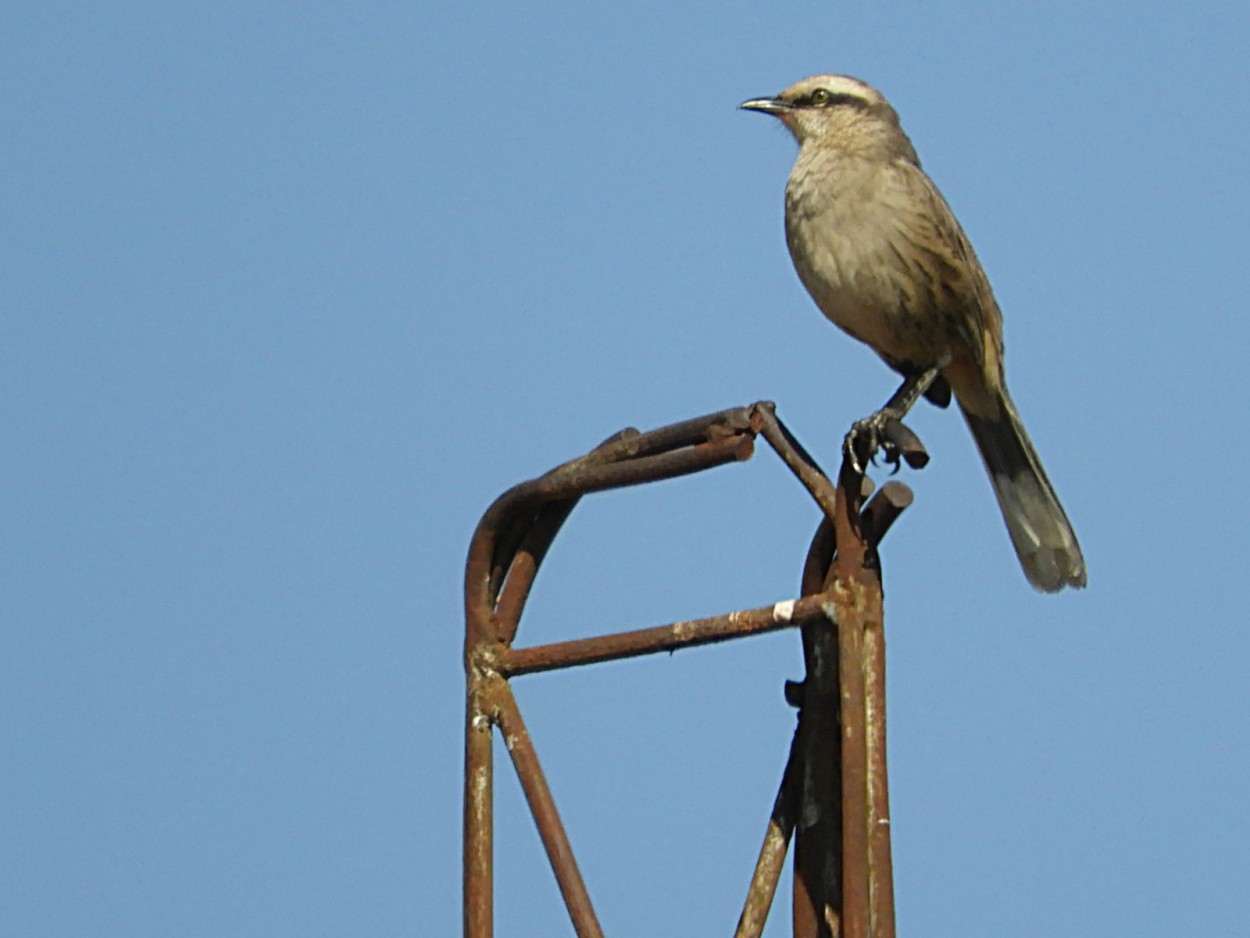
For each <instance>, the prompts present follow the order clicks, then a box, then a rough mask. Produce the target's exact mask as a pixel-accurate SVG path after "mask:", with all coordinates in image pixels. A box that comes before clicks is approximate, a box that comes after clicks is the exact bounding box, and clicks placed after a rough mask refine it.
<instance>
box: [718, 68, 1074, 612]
mask: <svg viewBox="0 0 1250 938" xmlns="http://www.w3.org/2000/svg"><path fill="white" fill-rule="evenodd" d="M739 107H740V108H743V109H745V110H748V111H758V112H761V113H764V114H768V115H771V116H773V117H775V118H777V119H778V120H780V121H781V123H782V124H784V125H785V127H786V128H787V129H788V130H789V131H790V133H791V134H793V136H794V138H795V139H796V140H797V141H798V144H799V154H798V158H797V159H796V160H795V163H794V168H793V169H792V170H791V172H790V178H789V180H788V182H787V183H786V194H785V209H786V243H787V245H788V247H789V249H790V257H791V260H792V261H793V263H794V268H795V271H796V272H797V273H798V276H799V279H800V280H801V281H802V283H803V285H804V287H805V288H806V289H807V292H808V293H809V294H810V295H811V298H812V300H813V301H814V302H815V303H816V305H817V306H818V307H819V308H820V310H821V311H822V312H823V313H824V314H825V316H826V317H827V318H828V319H829V320H831V321H832V322H833V323H834V325H836V326H838V327H839V328H841V329H842V330H843V331H844V332H846V333H848V334H850V335H851V336H853V337H854V338H856V339H858V340H859V341H861V342H863V343H864V344H866V345H868V346H869V347H871V348H872V349H873V350H874V351H876V353H877V354H878V355H879V356H880V357H881V358H882V359H883V360H884V361H885V363H886V364H887V365H888V366H890V367H891V368H892V369H893V370H895V371H897V372H898V373H899V374H900V375H902V376H903V379H904V380H903V384H902V386H901V387H900V388H899V390H898V392H897V393H896V394H895V395H894V396H893V397H892V398H891V399H890V401H889V402H888V403H887V404H886V406H885V407H883V408H882V409H881V410H879V411H877V412H876V413H875V414H873V415H872V416H871V417H868V418H865V419H864V420H860V421H857V422H856V423H855V424H854V426H853V427H852V430H851V432H850V433H849V434H848V435H847V441H846V447H847V454H848V456H849V457H851V459H852V465H854V466H856V468H859V460H858V457H857V455H856V454H857V453H860V452H865V451H866V452H867V454H868V458H869V459H872V458H873V457H874V456H875V454H876V452H877V450H878V449H879V448H880V449H881V450H882V451H883V452H884V453H885V456H886V458H887V459H890V460H891V461H892V462H894V463H895V465H896V467H897V460H898V456H897V447H896V446H894V444H892V443H891V441H890V434H889V432H888V428H889V426H890V424H891V423H894V424H897V422H898V421H901V419H902V417H903V416H904V415H905V414H906V413H907V411H908V410H909V409H910V407H911V406H912V404H914V403H915V402H916V401H917V400H918V399H919V398H920V397H921V395H923V396H925V397H926V398H928V399H929V400H930V401H932V402H933V403H936V404H938V405H939V406H946V404H948V403H949V402H950V397H951V394H952V392H953V394H954V397H955V400H956V402H957V403H958V405H959V408H960V410H961V411H962V413H963V416H964V419H965V421H966V423H967V425H968V428H969V429H970V431H971V433H972V437H973V439H974V441H975V442H976V445H977V449H978V450H979V451H980V454H981V459H982V461H983V462H984V464H985V469H986V471H987V473H988V475H989V478H990V482H991V485H992V486H993V489H994V494H995V496H996V497H997V500H998V506H999V508H1000V510H1001V511H1002V515H1003V520H1004V521H1005V522H1006V526H1007V532H1008V535H1009V536H1010V538H1011V542H1012V545H1013V547H1014V548H1015V551H1016V554H1017V556H1018V557H1019V560H1020V565H1021V567H1022V568H1023V570H1024V574H1025V576H1026V577H1027V579H1028V581H1029V582H1030V583H1031V584H1032V585H1033V587H1034V588H1035V589H1038V590H1040V591H1044V592H1052V593H1053V592H1058V591H1059V590H1061V589H1063V588H1064V587H1083V586H1085V583H1086V570H1085V558H1084V555H1083V554H1082V552H1081V547H1080V544H1079V543H1078V542H1077V538H1076V533H1075V532H1074V531H1073V529H1072V524H1071V522H1069V520H1068V516H1067V514H1066V513H1065V512H1064V510H1063V507H1062V505H1060V503H1059V499H1058V497H1057V496H1056V495H1055V490H1054V486H1052V485H1051V483H1050V479H1049V478H1047V476H1046V471H1045V469H1043V468H1042V462H1041V460H1040V459H1039V458H1038V455H1037V451H1036V449H1035V448H1034V446H1033V443H1032V441H1031V440H1030V439H1029V435H1028V433H1027V431H1026V430H1025V428H1024V423H1023V422H1022V421H1021V419H1020V415H1019V413H1018V412H1017V411H1016V407H1015V405H1014V404H1013V403H1012V400H1011V395H1010V394H1009V393H1008V391H1007V383H1006V376H1005V373H1004V369H1003V330H1002V314H1001V312H1000V311H999V308H998V303H997V301H996V300H995V299H994V294H993V292H992V290H991V289H990V283H989V279H988V278H987V276H986V274H985V271H984V269H983V268H982V267H981V263H980V261H978V260H977V256H976V254H975V253H974V252H973V250H972V245H971V244H970V243H969V241H968V238H967V236H966V235H965V234H964V231H963V229H962V228H961V227H960V225H959V222H958V221H957V220H956V219H955V215H954V213H953V212H952V211H951V209H950V207H949V206H948V205H947V203H946V200H945V199H944V198H943V197H942V195H941V193H940V192H939V191H938V189H937V186H935V185H934V183H933V181H932V180H931V179H930V178H929V177H928V175H927V174H926V173H925V172H924V170H922V169H921V168H920V159H919V158H918V157H917V155H916V150H915V147H913V146H912V142H911V140H910V139H909V138H908V136H907V134H906V133H905V132H904V131H903V128H902V125H901V124H900V122H899V117H898V114H897V112H896V111H895V110H894V108H893V107H892V106H891V105H890V103H889V102H888V101H887V100H886V98H885V96H884V95H882V94H881V92H880V91H878V90H877V89H876V88H874V87H872V86H871V85H869V84H868V83H866V82H864V81H861V80H859V79H858V78H853V77H851V76H849V75H815V76H812V77H810V78H804V79H802V80H801V81H799V82H796V83H795V84H793V85H791V86H790V87H789V88H787V89H785V90H784V91H782V92H781V93H780V94H778V95H776V96H774V97H764V98H752V99H751V100H749V101H744V102H743V103H742V104H741V105H739ZM865 444H866V450H865V449H864V446H865ZM861 471H862V470H861Z"/></svg>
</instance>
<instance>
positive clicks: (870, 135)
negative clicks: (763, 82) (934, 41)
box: [738, 75, 917, 162]
mask: <svg viewBox="0 0 1250 938" xmlns="http://www.w3.org/2000/svg"><path fill="white" fill-rule="evenodd" d="M738 106H739V107H741V108H744V109H745V110H748V111H761V112H763V113H765V114H771V115H772V116H773V117H775V118H777V119H778V120H779V121H781V122H782V123H783V124H785V125H786V127H787V128H788V129H789V131H790V133H792V134H794V138H795V139H796V140H798V142H799V145H800V146H803V147H806V146H818V147H821V148H830V149H836V150H842V151H845V152H848V153H855V154H860V155H865V156H868V155H883V156H885V157H887V158H899V157H902V158H906V159H910V160H911V161H912V162H917V160H916V152H915V150H914V149H912V145H911V141H910V140H908V139H907V134H905V133H903V128H902V127H901V126H900V125H899V120H898V114H896V113H895V111H894V108H892V107H891V106H890V102H889V101H887V100H886V99H885V96H884V95H883V94H882V93H881V92H880V91H878V90H877V89H876V88H874V87H872V86H871V85H869V84H868V83H866V82H862V81H860V80H859V79H858V78H852V77H851V76H849V75H813V76H812V77H811V78H804V79H803V80H802V81H798V82H795V83H794V84H793V85H791V86H790V87H789V88H787V89H786V90H785V91H783V92H781V94H779V95H777V96H776V97H773V98H752V99H751V100H750V101H743V102H742V104H740V105H738Z"/></svg>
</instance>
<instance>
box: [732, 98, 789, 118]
mask: <svg viewBox="0 0 1250 938" xmlns="http://www.w3.org/2000/svg"><path fill="white" fill-rule="evenodd" d="M738 107H739V108H740V109H741V110H743V111H762V112H763V113H765V114H772V115H774V116H776V115H778V114H784V113H785V112H786V111H789V110H792V109H793V105H791V104H790V103H789V102H787V101H782V100H781V99H780V98H752V99H751V100H750V101H743V102H742V103H741V104H739V105H738Z"/></svg>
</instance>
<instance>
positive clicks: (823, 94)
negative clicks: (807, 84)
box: [807, 88, 833, 107]
mask: <svg viewBox="0 0 1250 938" xmlns="http://www.w3.org/2000/svg"><path fill="white" fill-rule="evenodd" d="M832 99H833V95H831V94H830V93H829V92H828V91H826V90H825V89H824V88H817V89H816V90H815V91H813V92H812V93H811V94H810V95H808V97H807V100H809V101H810V102H812V104H814V105H815V106H816V107H824V106H825V105H826V104H828V103H829V102H830V101H831V100H832Z"/></svg>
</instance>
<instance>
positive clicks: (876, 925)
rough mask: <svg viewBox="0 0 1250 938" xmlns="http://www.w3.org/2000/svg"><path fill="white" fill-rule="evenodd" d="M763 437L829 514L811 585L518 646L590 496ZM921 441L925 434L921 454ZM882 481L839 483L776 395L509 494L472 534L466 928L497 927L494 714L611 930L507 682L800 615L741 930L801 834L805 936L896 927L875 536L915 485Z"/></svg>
mask: <svg viewBox="0 0 1250 938" xmlns="http://www.w3.org/2000/svg"><path fill="white" fill-rule="evenodd" d="M757 436H762V437H763V438H764V440H765V441H766V442H767V443H768V444H769V445H770V446H771V447H772V449H773V450H774V451H775V452H776V453H777V455H778V456H780V457H781V459H782V460H783V461H784V462H785V464H786V466H788V467H789V469H790V470H791V471H792V472H793V473H794V474H795V475H796V476H797V477H798V479H799V481H800V482H802V484H803V486H804V487H805V488H806V489H807V491H808V493H809V494H810V495H811V496H812V498H813V499H814V500H815V501H816V503H817V505H818V506H819V507H820V509H821V512H822V514H823V516H824V518H823V520H822V522H821V524H820V527H819V529H818V530H817V532H816V535H815V537H814V538H813V540H812V543H811V547H810V549H809V551H808V554H807V560H806V563H805V565H804V570H803V577H802V595H801V596H800V597H799V598H797V599H793V600H787V601H784V602H779V603H776V604H774V605H772V606H766V607H761V608H758V609H749V610H746V611H740V612H732V613H729V614H727V615H721V616H713V617H710V618H706V619H696V620H692V621H686V622H675V623H672V624H669V625H664V626H658V627H655V628H647V629H640V630H636V631H629V632H620V633H615V634H610V635H601V636H596V637H593V638H582V639H574V640H572V641H565V642H557V643H553V644H546V645H538V646H533V647H529V648H514V647H513V641H514V639H515V638H516V633H517V627H518V625H519V623H520V618H521V613H522V612H523V610H524V607H525V601H526V599H527V597H528V596H529V592H530V589H531V587H532V586H533V582H534V577H535V575H536V574H537V572H538V568H539V566H540V564H541V563H542V561H543V558H544V557H545V556H546V553H547V550H548V548H549V547H550V546H551V543H552V541H553V540H554V539H555V537H556V535H557V534H558V533H559V531H560V527H561V526H562V525H563V523H564V521H565V520H566V519H567V518H568V516H569V513H570V512H571V511H572V510H573V508H574V507H575V506H576V505H577V502H578V500H579V499H580V498H581V497H582V496H583V495H586V494H589V493H592V492H600V491H604V490H606V489H612V488H619V487H622V486H629V485H638V484H642V483H645V482H653V481H657V480H659V479H667V478H672V477H674V476H680V475H686V474H689V473H694V472H700V471H702V470H704V469H710V468H712V467H714V466H719V465H723V464H725V463H730V462H736V461H743V460H747V459H749V458H750V457H751V456H752V455H753V453H754V444H755V439H756V437H757ZM918 446H919V444H918V441H916V442H915V443H914V444H913V450H914V449H915V447H918ZM871 488H872V486H871V483H870V482H868V480H867V479H865V478H864V477H863V476H862V475H861V474H859V473H858V472H857V471H855V469H854V468H853V467H852V466H851V465H850V464H849V462H847V461H845V460H844V462H843V465H842V468H841V471H840V473H839V479H838V485H837V486H836V487H835V486H834V485H833V483H831V482H830V480H829V479H828V478H827V477H826V476H825V475H824V473H823V472H821V470H820V468H819V467H818V466H817V465H816V463H815V462H814V461H813V460H812V458H811V457H810V456H809V455H808V454H807V452H806V451H805V450H804V449H803V447H802V446H801V445H800V444H799V443H798V441H797V440H796V439H795V438H794V437H793V436H792V435H791V434H790V432H789V431H788V430H787V428H786V427H785V425H784V424H783V423H782V422H781V421H780V420H779V419H778V418H777V415H776V412H775V408H774V406H773V404H772V403H770V402H766V401H764V402H760V403H757V404H754V405H751V406H748V407H740V408H734V409H731V410H725V411H721V412H719V413H716V414H710V415H707V416H705V417H700V418H696V419H693V420H687V421H684V422H682V423H678V424H673V425H671V426H668V427H663V428H661V429H658V430H654V431H651V432H649V433H639V432H638V431H637V430H633V429H627V430H623V431H621V432H620V433H618V434H616V435H615V436H613V437H611V438H610V439H608V440H607V441H605V442H604V443H603V444H601V445H600V446H598V447H596V448H595V449H593V450H591V451H590V452H589V453H587V454H586V455H585V456H582V457H580V458H578V459H575V460H573V461H571V462H568V463H565V464H564V465H561V466H558V467H556V468H555V469H553V470H551V471H550V472H548V473H546V474H545V475H543V476H541V477H540V478H538V479H534V480H532V481H530V482H525V483H522V484H521V485H518V486H516V487H515V488H512V489H510V490H509V491H507V492H505V493H504V494H503V495H501V496H500V497H499V498H498V499H496V501H495V503H494V504H493V505H491V506H490V508H489V509H488V510H487V511H486V513H485V515H483V517H482V520H481V522H480V523H479V524H478V527H477V530H476V532H475V533H474V536H473V541H472V543H471V545H470V548H469V556H468V562H467V565H466V570H465V620H466V629H465V672H466V675H467V695H466V696H467V710H466V717H465V789H464V934H465V936H466V938H490V936H491V935H492V934H493V927H494V918H493V916H494V912H493V878H492V876H493V869H492V864H493V818H492V802H493V797H492V791H493V771H494V769H493V765H492V733H493V728H494V727H498V728H499V730H500V732H501V733H502V734H503V737H504V740H505V741H506V743H507V749H508V752H509V753H510V755H511V758H512V761H513V764H514V767H515V769H516V772H517V775H518V777H519V778H520V781H521V787H522V790H523V791H524V794H525V798H526V800H527V802H528V803H529V807H530V810H531V812H532V814H533V816H534V820H535V822H536V824H537V827H538V832H539V835H540V837H541V839H542V842H543V846H544V848H545V849H546V852H547V856H548V859H549V860H550V862H551V867H552V870H553V872H554V873H555V877H556V882H557V884H558V886H559V888H560V892H561V894H562V895H563V897H564V901H565V904H566V906H567V907H568V911H569V916H570V918H571V920H572V923H573V926H574V929H575V930H576V932H577V935H578V936H579V938H601V936H602V935H603V931H602V928H601V927H600V925H599V922H598V919H597V918H596V916H595V911H594V907H593V906H592V904H591V901H590V895H589V893H588V891H587V889H586V885H585V883H584V882H583V880H582V877H581V873H580V872H579V870H578V867H577V861H576V860H575V858H574V856H573V850H572V847H571V845H570V843H569V839H568V835H567V833H566V832H565V830H564V826H563V824H562V823H561V821H560V815H559V812H558V811H557V809H556V804H555V800H554V798H553V797H552V794H551V790H550V788H549V787H548V785H547V781H546V779H545V777H544V775H543V771H542V767H541V765H540V764H539V760H538V754H537V752H536V750H535V748H534V743H533V741H532V740H531V739H530V736H529V732H528V730H527V729H526V726H525V722H524V720H523V719H522V717H521V711H520V708H519V707H518V706H517V701H516V698H515V697H514V696H513V694H512V690H511V688H510V686H509V683H508V682H509V679H510V678H513V677H516V676H518V675H522V674H529V673H533V672H537V671H547V670H553V669H557V668H565V667H572V666H574V665H582V664H591V663H594V662H599V661H610V660H613V659H617V658H624V657H632V656H635V655H644V654H651V653H655V652H661V651H672V650H675V649H677V648H686V647H691V646H695V645H703V644H708V643H711V642H720V641H725V640H728V639H731V638H739V637H742V636H745V635H754V634H758V633H761V632H768V631H773V630H777V629H783V628H791V627H798V628H799V629H800V630H801V633H802V642H803V652H804V660H805V664H806V672H807V673H806V677H805V679H804V681H803V682H802V683H797V684H788V685H787V687H786V697H787V699H788V700H789V701H790V702H791V703H792V704H793V705H794V706H796V707H797V708H798V725H797V728H796V731H795V735H794V740H793V742H792V744H791V749H790V756H789V760H788V762H787V765H786V768H785V772H784V773H783V778H782V783H781V787H780V790H779V791H778V794H777V798H776V800H775V802H774V804H773V809H772V813H771V816H770V819H769V822H768V826H767V830H766V833H765V837H764V843H763V846H762V847H761V850H760V853H759V857H758V860H757V862H756V866H755V870H754V872H753V875H752V877H751V884H750V888H749V890H748V894H747V899H746V903H745V905H744V907H743V910H742V914H741V917H740V918H739V921H738V927H737V930H736V931H735V938H759V936H760V935H761V934H762V932H763V928H764V923H765V920H766V918H767V915H768V912H769V909H770V907H771V905H772V900H773V896H774V894H775V892H776V888H777V882H778V879H779V876H780V874H781V869H782V865H783V863H784V860H785V855H786V852H787V850H788V848H789V843H790V840H791V839H792V838H793V839H794V841H795V850H794V864H795V875H794V902H793V928H794V935H795V938H869V936H872V938H892V936H893V935H894V896H893V876H892V872H891V861H890V827H889V817H890V814H889V802H888V789H887V784H886V758H885V755H886V754H885V637H884V631H883V620H882V596H881V573H880V564H879V560H878V557H877V545H878V543H879V542H880V540H881V538H882V537H883V536H884V535H885V533H886V531H887V530H888V529H889V527H890V525H891V524H892V523H893V522H894V520H895V519H896V518H897V517H898V515H899V513H900V512H901V511H902V510H903V509H904V508H906V507H907V506H908V505H909V504H910V503H911V499H912V495H911V491H910V490H909V489H908V488H907V487H906V486H904V485H902V484H901V483H898V482H890V483H888V484H886V485H885V486H883V487H882V489H881V490H880V491H879V492H877V494H876V495H875V496H874V497H872V498H871V499H870V500H867V504H866V505H865V504H864V502H865V500H866V499H867V497H868V495H869V494H870V493H871ZM800 819H801V820H802V823H801V824H800V823H799V820H800ZM796 827H797V833H796Z"/></svg>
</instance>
